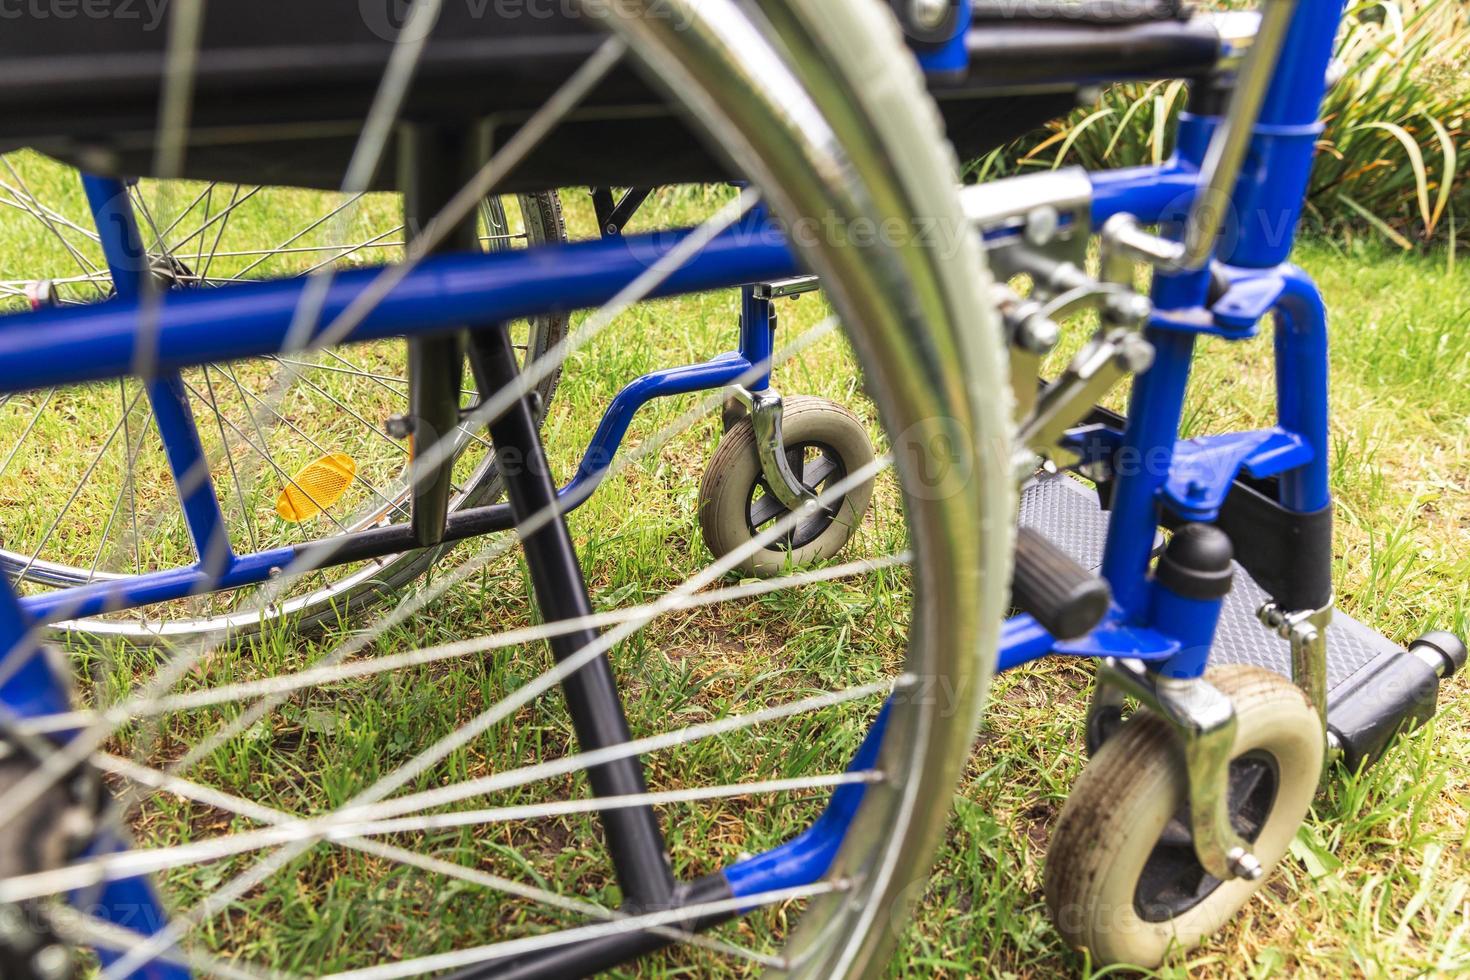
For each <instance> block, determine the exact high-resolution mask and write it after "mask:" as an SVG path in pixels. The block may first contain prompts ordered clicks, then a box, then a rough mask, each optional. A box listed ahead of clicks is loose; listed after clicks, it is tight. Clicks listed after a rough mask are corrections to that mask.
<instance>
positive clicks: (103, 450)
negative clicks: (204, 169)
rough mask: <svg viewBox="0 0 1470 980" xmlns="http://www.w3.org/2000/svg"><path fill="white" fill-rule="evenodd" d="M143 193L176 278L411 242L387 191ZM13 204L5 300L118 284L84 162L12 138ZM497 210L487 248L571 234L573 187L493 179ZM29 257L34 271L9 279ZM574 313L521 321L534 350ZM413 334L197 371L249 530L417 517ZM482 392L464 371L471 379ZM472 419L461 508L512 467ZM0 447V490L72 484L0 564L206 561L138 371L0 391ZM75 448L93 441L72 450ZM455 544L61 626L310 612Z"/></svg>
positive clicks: (1, 213) (180, 635)
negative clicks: (518, 189) (405, 434)
mask: <svg viewBox="0 0 1470 980" xmlns="http://www.w3.org/2000/svg"><path fill="white" fill-rule="evenodd" d="M129 196H130V203H131V205H132V209H133V211H134V213H135V214H136V215H137V220H138V223H139V226H140V230H141V231H142V233H143V235H144V239H145V241H146V243H147V248H148V252H149V264H150V267H151V268H152V270H153V273H154V275H155V276H156V277H157V278H158V279H159V280H161V281H162V282H163V283H164V284H165V285H166V286H167V287H168V288H177V289H196V288H210V287H217V286H221V285H225V284H229V283H236V282H241V281H247V280H254V279H267V278H281V277H289V276H296V275H310V274H313V273H316V272H319V271H321V270H323V269H328V268H346V267H353V266H362V265H379V264H384V263H387V262H391V261H394V260H395V259H397V258H399V257H401V255H402V252H403V246H404V229H403V216H402V214H401V213H400V212H399V209H398V204H397V199H396V198H395V197H393V196H391V195H384V194H378V195H367V196H364V195H343V194H329V193H324V192H312V191H305V190H296V189H291V188H279V187H249V186H238V185H223V184H218V183H199V182H184V181H169V182H159V181H144V182H140V183H136V184H134V185H133V186H132V187H131V188H130V189H129ZM0 205H3V207H0V237H3V239H4V240H6V241H8V242H11V243H12V245H13V246H15V252H14V253H13V254H14V255H16V256H20V255H24V256H25V259H24V260H23V261H24V265H23V268H22V262H21V261H19V260H17V261H14V263H13V264H11V263H7V264H8V265H11V267H10V269H8V270H7V272H6V273H3V274H0V311H3V310H4V308H5V307H6V306H7V305H9V306H11V307H21V306H24V305H30V306H32V307H39V306H49V305H70V304H81V303H88V302H94V301H97V300H99V299H105V298H107V297H108V296H109V295H111V293H112V278H111V274H110V273H109V271H108V269H107V266H106V262H105V260H104V258H103V256H102V253H101V248H100V245H99V242H98V233H97V231H96V230H94V227H93V219H92V217H91V215H90V213H89V212H88V209H87V202H86V199H85V197H84V196H83V194H82V183H81V179H80V176H79V175H78V174H77V173H76V172H75V171H72V170H70V169H68V168H66V167H63V166H61V165H59V164H56V163H54V162H52V161H50V160H47V159H45V158H44V157H40V156H38V155H36V154H34V153H27V152H24V151H21V152H16V153H11V154H7V155H4V156H0ZM479 226H480V229H479V230H480V241H481V244H482V247H484V248H485V249H487V250H491V251H496V250H501V249H509V248H524V247H527V246H534V245H538V244H544V243H547V242H559V241H565V240H566V237H567V235H566V226H565V222H564V219H563V217H562V212H561V204H560V200H559V198H558V197H557V196H556V195H555V194H551V193H540V194H523V195H515V196H507V197H501V196H492V197H489V198H487V199H486V200H485V201H484V202H483V203H482V204H481V207H480V217H479ZM21 271H24V272H25V273H26V274H27V276H26V278H19V277H15V278H12V277H13V276H15V273H17V272H21ZM566 326H567V319H566V317H565V315H546V316H541V317H537V318H535V319H533V320H529V321H522V322H521V323H519V324H518V325H517V328H516V329H517V338H516V340H517V346H518V348H519V349H520V351H521V352H522V356H523V357H524V358H527V359H534V358H535V357H538V356H540V355H542V354H544V353H545V352H546V350H548V349H549V348H551V347H552V346H554V345H555V344H557V343H558V342H560V341H561V339H562V337H563V336H565V333H566ZM405 354H406V352H405V349H404V346H403V345H402V344H401V343H399V342H397V341H391V342H388V341H385V342H380V343H376V344H370V345H363V346H360V347H357V348H355V349H352V350H347V349H328V350H326V351H324V352H322V353H321V354H320V355H318V356H310V355H302V356H285V357H275V358H269V359H264V360H260V361H249V362H244V363H237V364H219V365H211V366H206V367H203V368H199V369H195V370H193V371H189V372H186V374H185V376H184V379H183V380H184V386H185V389H186V391H187V399H188V401H189V403H190V409H191V411H192V414H193V417H194V427H195V429H196V430H197V434H198V436H199V438H200V441H201V443H202V445H203V447H204V450H205V453H206V455H207V456H208V457H209V459H210V460H211V477H212V478H213V480H214V484H215V486H216V487H217V488H219V490H220V497H221V505H222V507H223V510H224V515H225V517H226V521H227V527H228V530H229V532H230V539H231V541H232V542H234V543H235V547H236V549H237V550H241V551H249V552H260V551H264V550H268V549H270V548H273V547H277V546H280V545H286V544H291V543H295V542H301V541H307V540H310V539H312V538H314V537H321V536H323V535H324V534H328V533H333V532H338V533H341V532H350V531H360V530H363V529H365V528H369V527H378V526H382V525H385V524H388V523H392V522H395V521H402V520H403V519H404V517H405V515H406V513H407V507H408V484H407V475H406V463H407V460H408V458H409V453H410V446H409V444H408V442H407V441H405V440H402V439H396V438H394V437H392V436H391V435H389V434H388V433H387V432H386V431H385V430H386V421H387V419H389V418H390V417H392V416H394V415H398V414H401V413H403V412H404V411H405V410H406V408H407V397H408V381H407V368H406V363H405V360H406V358H405ZM467 374H468V372H467ZM556 383H557V375H556V374H552V375H550V376H548V377H547V378H546V379H544V381H543V382H542V383H541V385H540V386H539V387H538V393H539V395H540V397H541V398H542V401H543V404H549V402H550V401H551V397H552V394H553V392H554V390H555V387H556ZM476 396H477V392H476V391H475V387H474V381H473V378H472V377H467V381H466V385H465V391H464V399H465V401H466V402H467V403H469V402H472V401H473V399H474V398H475V397H476ZM455 436H456V438H457V440H458V441H459V442H460V443H461V447H460V450H459V453H458V456H459V458H458V461H457V463H456V466H455V474H456V484H455V492H454V496H453V498H452V500H451V502H450V508H451V510H458V509H461V508H468V507H476V506H479V505H482V504H485V503H489V502H491V501H493V500H495V499H498V498H499V496H500V495H501V493H502V487H501V483H500V480H499V477H498V475H497V472H496V468H495V461H494V454H493V452H491V451H490V449H489V444H488V441H487V440H486V439H484V438H483V437H481V436H479V435H476V434H472V433H468V432H457V433H456V434H455ZM0 445H3V446H4V449H3V450H0V451H3V452H4V453H5V455H4V456H0V494H4V495H6V496H7V497H15V496H18V495H20V494H21V493H22V492H23V488H24V487H27V486H31V485H34V484H35V483H36V482H37V481H44V482H46V483H48V484H49V485H51V486H53V487H60V488H62V489H63V491H64V492H63V495H61V496H59V497H58V498H57V499H56V500H54V501H48V502H46V503H44V504H42V503H40V502H36V504H35V505H34V506H30V507H27V508H26V510H27V513H26V516H25V519H24V520H23V521H19V522H15V523H13V524H12V525H11V526H10V527H8V528H7V529H6V532H7V533H6V536H5V539H4V542H3V547H0V569H3V571H4V572H5V573H6V574H8V575H9V576H10V577H11V578H12V580H16V581H19V582H22V583H24V584H25V586H26V587H27V588H28V590H29V591H31V592H33V593H35V592H39V591H42V590H45V589H54V588H66V587H72V586H80V585H86V584H89V583H93V582H99V581H107V580H109V579H112V580H116V579H118V578H120V577H123V576H129V575H139V574H143V573H146V572H153V571H158V570H161V569H167V568H177V567H182V566H185V565H188V564H189V563H190V562H191V561H192V560H193V558H194V555H193V553H192V550H191V543H190V538H189V533H188V529H187V527H186V525H185V523H184V520H183V515H182V512H181V511H178V510H177V509H176V508H170V507H169V506H168V504H169V502H170V501H171V500H172V499H173V494H174V489H173V481H172V479H171V477H170V475H169V470H168V466H167V461H166V445H165V443H164V442H163V441H162V439H161V434H160V432H159V431H158V430H157V428H156V425H155V422H154V419H153V416H152V413H151V410H150V408H149V403H148V398H147V396H146V394H145V393H144V392H143V388H142V386H141V385H140V384H134V383H128V382H123V381H118V382H116V383H115V384H111V385H96V386H92V387H89V388H85V389H70V390H67V391H65V392H58V391H56V390H46V391H41V392H37V393H33V394H30V395H26V396H20V397H16V398H12V399H8V400H7V401H6V403H5V404H4V405H3V406H0ZM63 447H65V448H66V449H67V450H68V451H66V452H62V451H60V450H62V449H63ZM75 447H85V451H84V452H83V453H81V454H76V453H73V452H71V451H70V450H72V449H74V448H75ZM343 457H346V459H345V461H344V460H343ZM323 460H325V461H329V462H330V461H334V460H335V461H341V462H342V463H343V465H344V466H345V467H346V468H345V469H343V468H340V467H339V468H337V469H327V470H325V476H326V477H327V479H328V481H329V482H331V483H335V485H334V486H331V487H329V492H330V493H332V494H335V496H331V497H327V494H323V493H321V492H320V491H318V497H310V498H308V497H306V496H305V489H306V488H305V487H304V486H303V483H304V482H306V481H305V480H304V479H303V477H302V473H303V472H305V473H307V474H308V475H310V474H312V473H315V472H317V470H312V469H308V467H311V466H312V464H313V463H316V462H318V461H323ZM320 469H321V466H318V470H320ZM334 477H337V478H339V479H335V480H334V479H333V478H334ZM320 497H326V498H327V500H329V501H330V502H327V500H323V499H319V498H320ZM282 501H285V502H286V507H285V513H283V512H282V510H283V509H282V507H281V506H279V505H280V504H281V502H282ZM292 501H296V502H297V503H298V504H302V503H303V502H304V503H305V504H306V505H304V506H295V507H293V506H292V505H291V502H292ZM99 515H101V516H99ZM439 554H440V550H439V549H428V550H422V551H417V552H408V553H404V554H400V555H397V556H394V557H391V558H386V559H381V560H378V561H374V562H368V563H363V564H360V565H356V566H342V567H338V568H334V569H330V570H323V571H322V572H320V573H318V574H316V575H314V576H312V577H311V579H310V580H309V581H305V582H302V583H300V584H299V585H298V586H297V587H296V588H294V589H293V591H292V592H291V594H288V595H283V596H280V597H278V598H277V600H276V601H275V602H273V603H272V604H271V605H270V606H269V607H267V608H264V609H262V608H261V607H260V606H259V604H258V603H257V602H256V601H255V594H256V592H257V590H255V589H248V588H247V589H237V590H233V591H230V592H226V593H217V594H214V595H211V596H208V597H204V596H201V597H196V598H191V599H189V600H187V601H176V602H172V603H166V604H159V605H155V606H152V607H150V608H149V609H147V610H128V611H124V612H118V613H113V614H109V615H106V616H92V617H86V618H81V619H68V620H64V621H62V622H59V623H57V624H56V626H57V628H58V629H60V630H62V631H65V632H66V633H69V634H72V635H74V636H77V637H79V638H80V637H94V638H100V637H120V638H126V639H129V640H133V641H150V642H151V641H156V640H157V639H159V638H160V637H165V636H166V637H171V638H175V639H184V638H187V637H190V636H197V635H203V634H210V633H217V632H225V633H228V634H230V635H232V636H235V637H237V638H239V637H243V636H245V635H248V634H250V633H253V632H255V631H257V630H259V629H260V628H261V627H262V626H263V625H265V624H267V623H270V622H286V623H289V624H290V625H292V626H293V627H296V628H300V629H313V628H316V627H319V626H320V625H322V624H323V623H326V622H335V621H338V620H340V619H342V618H343V617H345V616H347V615H349V614H350V613H351V612H353V611H355V610H357V609H359V608H362V607H364V606H367V605H370V604H372V603H375V602H380V601H382V600H383V599H384V598H386V597H389V596H392V595H394V594H396V593H397V592H398V591H400V590H401V589H402V588H403V587H404V586H406V585H407V584H408V583H409V582H411V581H413V580H414V579H415V578H417V577H418V576H420V575H421V574H423V573H424V571H425V570H426V569H428V568H429V567H430V566H431V565H432V564H433V563H434V561H435V560H437V558H438V557H439Z"/></svg>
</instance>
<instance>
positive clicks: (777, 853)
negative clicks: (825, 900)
mask: <svg viewBox="0 0 1470 980" xmlns="http://www.w3.org/2000/svg"><path fill="white" fill-rule="evenodd" d="M888 711H889V706H888V705H886V704H885V705H884V706H883V710H882V711H880V712H879V713H878V717H877V718H875V719H874V720H873V725H872V727H871V728H869V729H868V734H867V735H866V736H864V737H863V742H862V745H860V746H859V747H858V750H857V754H856V755H854V756H853V759H852V763H851V764H850V765H849V766H848V767H847V771H848V772H863V771H866V770H869V769H872V768H873V767H874V766H875V765H877V763H878V751H879V749H881V748H882V747H883V732H884V730H885V729H886V728H887V727H888ZM867 788H868V787H867V786H866V785H865V784H863V783H851V784H849V785H846V786H839V787H837V789H836V790H835V791H834V792H833V793H832V799H831V800H829V801H828V803H827V809H825V810H823V811H822V815H821V816H820V817H818V818H817V821H816V823H814V824H812V825H811V826H810V827H808V828H807V829H806V830H804V831H802V832H801V833H800V834H798V835H797V836H795V837H793V838H792V839H791V840H789V841H787V842H786V843H785V844H782V845H780V846H779V847H775V848H772V849H771V850H769V851H766V852H764V853H762V854H757V855H755V856H754V857H749V858H746V859H745V860H743V861H737V862H736V863H734V864H732V865H730V867H728V868H726V869H725V871H724V875H725V881H726V883H727V884H729V886H730V894H731V895H733V896H734V897H736V898H744V897H746V896H747V895H758V894H760V893H761V892H768V891H774V890H776V889H779V888H796V887H799V886H801V885H810V884H812V883H813V882H817V881H821V880H822V879H823V878H824V877H826V875H827V870H828V869H829V868H831V867H832V862H833V860H835V859H836V857H837V849H838V848H839V847H841V846H842V839H843V837H845V836H846V835H847V828H848V826H849V825H850V824H851V823H852V818H853V817H854V816H855V815H856V814H857V810H858V806H859V805H860V804H861V803H862V802H863V794H864V793H865V792H866V791H867Z"/></svg>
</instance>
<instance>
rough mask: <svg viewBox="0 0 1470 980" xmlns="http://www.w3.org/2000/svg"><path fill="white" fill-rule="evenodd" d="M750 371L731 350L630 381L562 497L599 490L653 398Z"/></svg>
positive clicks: (581, 497) (574, 498)
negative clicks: (635, 419) (635, 421)
mask: <svg viewBox="0 0 1470 980" xmlns="http://www.w3.org/2000/svg"><path fill="white" fill-rule="evenodd" d="M750 370H751V363H750V362H749V361H747V360H746V359H745V358H744V357H742V356H741V355H740V354H736V353H729V354H722V355H720V356H719V357H716V358H714V359H713V360H710V361H706V362H704V363H703V364H688V365H684V366H682V367H676V368H670V369H668V370H665V371H654V372H652V373H651V374H645V375H644V376H643V377H641V378H638V379H637V380H636V381H632V382H630V383H629V384H628V385H627V386H625V387H624V388H623V390H622V391H619V392H618V394H617V397H615V398H614V399H613V400H612V404H611V405H609V406H608V409H607V412H606V413H604V415H603V416H602V421H601V422H600V423H599V424H598V426H597V431H596V432H595V433H593V435H592V441H591V443H589V444H588V446H587V452H586V454H585V455H583V457H582V462H581V463H580V464H579V465H578V466H577V473H576V475H575V476H574V477H572V481H571V482H570V483H568V484H567V485H566V486H565V487H563V488H562V489H561V491H560V492H559V496H560V497H561V498H562V500H563V501H564V502H566V503H568V504H569V505H570V506H572V507H575V506H577V505H579V504H581V503H582V502H583V501H585V500H586V499H587V498H588V497H589V496H591V494H592V491H594V490H595V489H597V486H598V484H600V483H601V482H602V480H603V478H604V477H605V476H606V475H607V470H608V467H609V466H611V465H612V461H613V457H614V456H615V455H616V454H617V451H618V447H619V446H621V445H622V442H623V437H624V436H625V435H627V433H628V426H629V425H630V424H632V422H633V416H634V415H636V414H637V412H638V410H639V409H640V408H642V407H643V406H644V405H646V404H648V403H649V402H650V401H652V400H653V399H655V398H664V397H667V396H669V395H687V394H690V393H691V392H696V391H708V390H710V389H712V388H723V387H724V386H725V385H730V384H734V383H735V382H737V381H740V380H741V379H742V378H745V376H746V375H747V374H749V372H750ZM747 380H748V379H747Z"/></svg>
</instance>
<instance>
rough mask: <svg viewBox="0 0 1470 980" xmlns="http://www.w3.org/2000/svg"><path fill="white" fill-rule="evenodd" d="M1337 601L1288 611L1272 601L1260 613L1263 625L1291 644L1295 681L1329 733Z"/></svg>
mask: <svg viewBox="0 0 1470 980" xmlns="http://www.w3.org/2000/svg"><path fill="white" fill-rule="evenodd" d="M1334 605H1335V602H1334V600H1332V599H1329V600H1328V601H1327V605H1325V606H1323V607H1322V608H1321V609H1301V610H1296V611H1293V612H1287V611H1285V610H1283V609H1282V608H1281V607H1280V606H1278V605H1276V603H1274V602H1268V603H1266V604H1265V605H1263V606H1262V607H1261V608H1260V611H1259V612H1258V613H1257V614H1256V615H1257V616H1259V617H1260V620H1261V624H1262V625H1263V626H1265V627H1266V628H1267V629H1269V630H1271V631H1272V632H1273V633H1275V634H1276V635H1277V636H1279V637H1281V638H1282V639H1284V640H1286V641H1288V642H1289V643H1290V644H1291V680H1292V682H1293V683H1294V684H1296V686H1297V687H1299V688H1301V689H1302V693H1303V694H1305V695H1306V696H1307V700H1308V702H1310V703H1311V705H1312V707H1313V708H1315V709H1316V711H1317V717H1318V718H1319V719H1321V721H1322V732H1323V737H1326V732H1327V626H1328V624H1329V623H1331V622H1332V610H1333V607H1334Z"/></svg>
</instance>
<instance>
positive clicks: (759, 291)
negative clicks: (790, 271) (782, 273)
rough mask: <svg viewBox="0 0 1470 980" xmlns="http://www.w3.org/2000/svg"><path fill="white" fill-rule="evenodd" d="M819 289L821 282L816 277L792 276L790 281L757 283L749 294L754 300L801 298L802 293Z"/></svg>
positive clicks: (778, 280)
mask: <svg viewBox="0 0 1470 980" xmlns="http://www.w3.org/2000/svg"><path fill="white" fill-rule="evenodd" d="M821 288H822V280H820V279H818V278H817V277H816V276H793V277H791V278H790V279H773V280H772V281H770V282H758V283H756V284H755V285H754V286H752V287H751V292H752V293H753V294H754V295H755V298H756V299H783V298H785V297H788V296H801V295H802V294H804V293H812V292H816V291H817V290H818V289H821Z"/></svg>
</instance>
